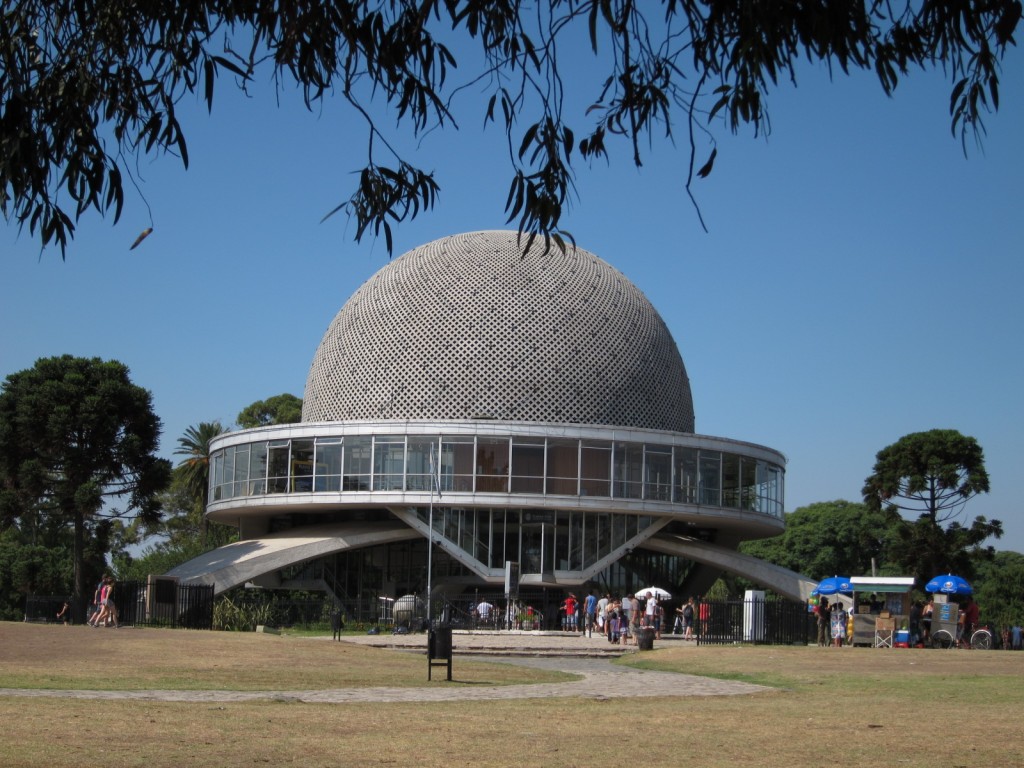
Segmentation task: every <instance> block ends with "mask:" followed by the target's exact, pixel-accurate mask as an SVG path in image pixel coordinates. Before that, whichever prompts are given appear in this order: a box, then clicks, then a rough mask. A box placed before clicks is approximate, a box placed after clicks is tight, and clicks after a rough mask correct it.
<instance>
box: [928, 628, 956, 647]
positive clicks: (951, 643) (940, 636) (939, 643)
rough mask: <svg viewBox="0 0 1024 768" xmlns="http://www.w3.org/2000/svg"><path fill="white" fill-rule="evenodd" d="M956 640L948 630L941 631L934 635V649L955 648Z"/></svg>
mask: <svg viewBox="0 0 1024 768" xmlns="http://www.w3.org/2000/svg"><path fill="white" fill-rule="evenodd" d="M955 647H956V640H954V639H953V635H952V634H950V632H949V631H948V630H945V629H940V630H938V631H937V632H933V633H932V648H943V649H946V648H955Z"/></svg>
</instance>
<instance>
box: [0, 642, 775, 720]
mask: <svg viewBox="0 0 1024 768" xmlns="http://www.w3.org/2000/svg"><path fill="white" fill-rule="evenodd" d="M345 642H354V643H358V644H361V645H372V646H377V647H386V648H393V649H395V650H404V651H407V652H417V653H425V650H426V636H425V635H394V636H392V635H376V636H374V635H368V636H366V637H356V638H348V637H346V639H345ZM668 642H679V641H665V644H667V643H668ZM452 646H453V649H454V661H453V669H454V670H455V673H454V674H455V677H456V680H457V678H458V664H459V659H460V657H467V656H471V657H472V658H473V659H474V660H478V661H494V662H500V663H506V664H520V665H524V666H530V667H537V668H541V669H553V670H558V671H561V672H571V673H573V674H577V675H580V676H581V679H580V680H576V681H571V682H564V683H539V684H535V685H468V684H460V683H458V682H457V681H456V682H452V683H449V682H447V681H446V680H445V674H446V670H445V668H444V667H443V666H439V667H435V668H434V682H433V683H430V684H428V685H427V686H426V687H418V688H388V687H374V688H327V689H323V690H315V691H161V690H149V691H54V690H40V689H32V690H26V689H12V688H0V696H12V697H18V696H35V697H48V698H75V699H99V700H107V701H112V700H127V701H181V702H202V703H228V702H246V701H287V702H303V703H308V704H347V703H357V702H429V701H488V700H495V699H541V698H563V697H584V698H593V699H617V698H629V697H648V696H736V695H743V694H752V693H759V692H763V691H766V690H768V689H767V688H764V687H762V686H758V685H750V684H748V683H739V682H734V681H726V680H713V679H711V678H705V677H696V676H694V675H681V674H675V673H672V672H652V671H648V670H638V669H630V668H628V667H622V666H619V665H615V664H612V663H611V661H610V658H596V657H595V656H598V655H603V656H609V657H611V658H614V656H615V655H619V654H620V653H622V652H628V653H631V652H633V650H631V649H629V648H618V647H616V646H611V645H610V644H609V643H608V642H607V641H606V640H604V639H603V638H598V637H593V638H583V637H580V636H578V635H557V634H555V635H535V634H529V633H527V634H523V635H514V634H510V633H502V634H501V635H486V634H481V633H473V634H460V633H457V634H455V635H454V636H453V642H452ZM657 646H658V643H657V642H656V643H655V647H657Z"/></svg>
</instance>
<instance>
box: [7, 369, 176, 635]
mask: <svg viewBox="0 0 1024 768" xmlns="http://www.w3.org/2000/svg"><path fill="white" fill-rule="evenodd" d="M159 437H160V419H158V418H157V417H156V415H155V414H154V413H153V409H152V398H151V396H150V393H149V392H148V391H147V390H145V389H142V388H141V387H138V386H136V385H135V384H133V383H132V382H131V380H130V378H129V376H128V368H127V367H126V366H124V365H123V364H121V363H119V362H117V361H103V360H100V359H98V358H91V359H87V358H77V357H72V356H70V355H65V356H63V357H53V358H44V359H40V360H38V361H37V362H36V364H35V366H34V367H33V368H30V369H28V370H25V371H21V372H19V373H13V374H11V375H10V376H8V377H7V379H6V380H5V381H4V383H3V386H2V388H0V524H2V525H3V527H9V526H10V525H12V524H14V523H16V522H17V523H20V524H21V525H22V526H23V527H24V526H26V525H27V524H28V523H29V522H30V521H35V520H45V521H46V525H49V526H54V527H56V528H62V527H71V528H72V530H73V532H74V538H73V563H74V580H73V594H74V597H75V601H74V607H75V617H76V620H77V621H81V619H82V616H83V614H84V609H85V602H84V601H85V597H86V573H85V569H84V563H85V551H86V544H87V532H88V522H89V520H90V519H91V518H94V517H115V518H120V517H129V518H131V517H142V518H147V519H155V518H157V517H158V516H159V507H158V505H157V502H156V494H157V493H159V492H160V491H161V490H162V489H163V488H164V487H166V485H167V483H168V481H169V479H170V462H168V461H166V460H165V459H160V458H157V457H156V455H155V452H156V449H157V446H158V442H159ZM113 502H120V503H122V504H123V507H122V508H120V509H119V508H116V507H113V506H110V504H111V503H113Z"/></svg>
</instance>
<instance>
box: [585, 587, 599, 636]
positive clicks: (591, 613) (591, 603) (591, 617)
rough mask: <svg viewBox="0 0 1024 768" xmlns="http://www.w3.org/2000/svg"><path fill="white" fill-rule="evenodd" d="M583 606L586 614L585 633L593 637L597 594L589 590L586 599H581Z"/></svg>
mask: <svg viewBox="0 0 1024 768" xmlns="http://www.w3.org/2000/svg"><path fill="white" fill-rule="evenodd" d="M583 606H584V609H585V611H586V614H587V618H586V622H587V625H586V630H587V634H588V635H589V636H591V637H593V635H594V622H596V621H597V595H595V594H594V590H590V594H589V595H587V597H586V599H585V600H584V601H583Z"/></svg>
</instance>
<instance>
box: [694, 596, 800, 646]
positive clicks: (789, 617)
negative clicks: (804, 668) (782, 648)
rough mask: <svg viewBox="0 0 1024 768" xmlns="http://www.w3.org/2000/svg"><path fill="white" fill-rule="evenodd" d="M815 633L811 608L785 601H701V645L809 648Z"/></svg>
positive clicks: (698, 625)
mask: <svg viewBox="0 0 1024 768" xmlns="http://www.w3.org/2000/svg"><path fill="white" fill-rule="evenodd" d="M814 632H815V629H814V617H813V616H812V615H811V614H809V613H808V612H807V606H806V605H805V604H804V603H795V602H792V601H790V600H782V599H772V600H726V601H701V602H700V604H699V605H698V606H697V616H696V620H695V621H694V633H695V634H696V636H697V643H698V644H705V645H722V644H730V645H731V644H733V643H755V644H763V645H806V644H807V643H808V642H810V641H811V639H812V638H814V636H815V634H814Z"/></svg>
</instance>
